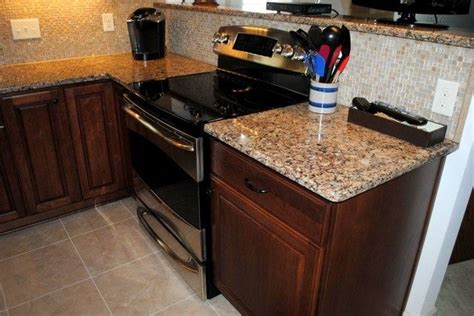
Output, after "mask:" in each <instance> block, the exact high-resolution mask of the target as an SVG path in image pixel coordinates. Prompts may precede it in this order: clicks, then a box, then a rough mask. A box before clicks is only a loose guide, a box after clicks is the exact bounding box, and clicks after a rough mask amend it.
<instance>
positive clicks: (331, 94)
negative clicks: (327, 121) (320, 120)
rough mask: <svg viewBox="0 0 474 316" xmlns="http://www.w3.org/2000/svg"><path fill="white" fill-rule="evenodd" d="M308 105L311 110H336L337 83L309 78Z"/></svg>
mask: <svg viewBox="0 0 474 316" xmlns="http://www.w3.org/2000/svg"><path fill="white" fill-rule="evenodd" d="M309 89H310V90H309V103H308V107H309V110H310V111H311V112H315V113H321V114H330V113H334V112H336V105H337V92H338V90H339V83H322V82H318V81H315V80H311V86H310V88H309Z"/></svg>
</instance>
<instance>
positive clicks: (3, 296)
mask: <svg viewBox="0 0 474 316" xmlns="http://www.w3.org/2000/svg"><path fill="white" fill-rule="evenodd" d="M0 292H2V301H3V305H4V306H5V309H4V310H2V312H7V316H9V315H10V313H9V312H8V306H7V298H6V297H5V291H4V290H3V285H2V284H0Z"/></svg>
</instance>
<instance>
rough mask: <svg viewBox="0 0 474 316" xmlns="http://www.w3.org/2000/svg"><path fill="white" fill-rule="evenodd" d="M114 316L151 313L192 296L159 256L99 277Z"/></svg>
mask: <svg viewBox="0 0 474 316" xmlns="http://www.w3.org/2000/svg"><path fill="white" fill-rule="evenodd" d="M95 281H96V284H97V286H98V287H99V289H100V291H101V293H102V294H103V296H104V298H105V300H106V302H107V304H108V305H109V307H110V308H111V310H112V312H113V314H114V315H150V314H151V313H153V312H157V311H159V310H161V309H163V308H165V307H167V306H169V305H171V304H174V303H176V302H178V301H180V300H183V299H185V298H186V297H188V296H190V295H191V290H190V289H189V288H188V287H187V286H186V284H185V283H184V282H183V281H182V280H180V279H179V278H178V277H177V275H176V274H175V272H174V271H173V270H171V268H170V267H168V266H166V265H165V264H164V263H163V261H162V260H160V259H159V258H158V257H157V256H156V255H151V256H149V257H146V258H143V259H140V260H137V261H135V262H133V263H131V264H128V265H125V266H122V267H120V268H118V269H114V270H112V271H109V272H107V273H104V274H101V275H99V276H97V277H95Z"/></svg>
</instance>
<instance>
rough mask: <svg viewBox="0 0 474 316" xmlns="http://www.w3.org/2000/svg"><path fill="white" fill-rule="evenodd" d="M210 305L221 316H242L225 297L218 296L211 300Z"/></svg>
mask: <svg viewBox="0 0 474 316" xmlns="http://www.w3.org/2000/svg"><path fill="white" fill-rule="evenodd" d="M209 304H211V305H212V307H213V308H214V310H215V311H216V312H217V313H218V314H219V315H221V316H224V315H225V316H234V315H240V313H239V312H238V311H237V310H236V309H235V307H234V306H232V304H231V303H229V301H228V300H227V299H226V298H225V297H224V296H223V295H218V296H216V297H214V298H213V299H211V300H209Z"/></svg>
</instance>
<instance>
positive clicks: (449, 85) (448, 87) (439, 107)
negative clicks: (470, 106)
mask: <svg viewBox="0 0 474 316" xmlns="http://www.w3.org/2000/svg"><path fill="white" fill-rule="evenodd" d="M458 90H459V82H455V81H448V80H443V79H438V83H437V85H436V91H435V96H434V99H433V106H432V107H431V109H432V110H433V112H435V113H438V114H441V115H444V116H449V117H451V116H452V115H453V112H454V105H455V104H456V98H457V96H458Z"/></svg>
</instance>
